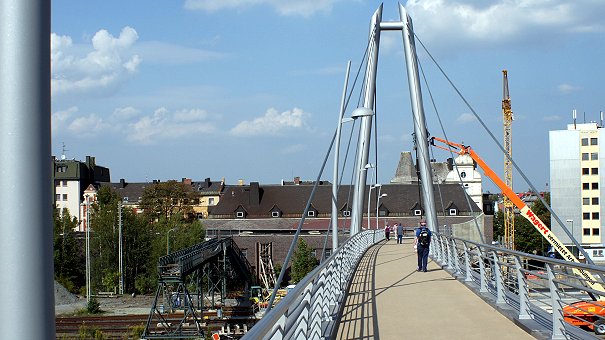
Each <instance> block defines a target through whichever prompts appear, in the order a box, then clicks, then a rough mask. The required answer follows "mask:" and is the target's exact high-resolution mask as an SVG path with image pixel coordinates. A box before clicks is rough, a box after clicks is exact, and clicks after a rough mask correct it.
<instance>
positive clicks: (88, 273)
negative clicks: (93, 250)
mask: <svg viewBox="0 0 605 340" xmlns="http://www.w3.org/2000/svg"><path fill="white" fill-rule="evenodd" d="M85 198H86V302H90V295H91V291H92V290H91V289H90V284H91V282H90V281H91V280H90V269H91V268H90V195H86V197H85Z"/></svg>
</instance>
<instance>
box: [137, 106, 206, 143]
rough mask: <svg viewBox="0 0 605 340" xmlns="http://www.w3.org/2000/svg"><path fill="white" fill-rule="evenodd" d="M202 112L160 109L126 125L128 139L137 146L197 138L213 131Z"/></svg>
mask: <svg viewBox="0 0 605 340" xmlns="http://www.w3.org/2000/svg"><path fill="white" fill-rule="evenodd" d="M208 117H209V116H208V114H207V113H206V112H205V111H204V110H200V109H191V110H180V111H176V112H170V111H168V110H167V109H166V108H164V107H161V108H159V109H157V110H155V111H154V112H153V114H151V115H148V116H143V117H141V118H139V119H138V120H137V121H135V122H132V123H131V124H129V125H128V133H127V135H128V139H129V140H130V141H132V142H135V143H139V144H154V143H158V142H162V141H165V140H174V139H179V138H186V137H192V136H199V135H204V134H208V133H213V132H214V131H215V127H214V124H212V123H211V122H208V121H207V120H208Z"/></svg>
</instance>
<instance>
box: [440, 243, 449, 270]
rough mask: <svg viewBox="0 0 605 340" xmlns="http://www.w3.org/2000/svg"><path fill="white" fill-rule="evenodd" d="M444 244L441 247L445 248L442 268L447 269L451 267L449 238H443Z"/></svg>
mask: <svg viewBox="0 0 605 340" xmlns="http://www.w3.org/2000/svg"><path fill="white" fill-rule="evenodd" d="M443 243H445V245H444V244H441V246H442V247H443V260H442V261H441V266H443V267H445V268H449V266H450V262H449V260H450V259H449V257H450V245H449V242H448V241H447V237H444V238H443Z"/></svg>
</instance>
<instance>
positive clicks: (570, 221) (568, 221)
mask: <svg viewBox="0 0 605 340" xmlns="http://www.w3.org/2000/svg"><path fill="white" fill-rule="evenodd" d="M567 223H571V236H572V237H573V238H574V239H575V238H576V237H575V235H574V234H573V220H571V219H569V220H567Z"/></svg>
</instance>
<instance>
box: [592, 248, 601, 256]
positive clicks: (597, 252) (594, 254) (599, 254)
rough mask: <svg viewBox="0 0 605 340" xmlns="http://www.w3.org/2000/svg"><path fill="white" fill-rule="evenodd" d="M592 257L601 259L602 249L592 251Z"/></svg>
mask: <svg viewBox="0 0 605 340" xmlns="http://www.w3.org/2000/svg"><path fill="white" fill-rule="evenodd" d="M592 257H603V249H593V250H592Z"/></svg>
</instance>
